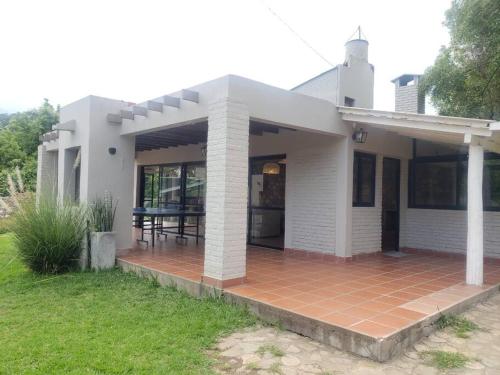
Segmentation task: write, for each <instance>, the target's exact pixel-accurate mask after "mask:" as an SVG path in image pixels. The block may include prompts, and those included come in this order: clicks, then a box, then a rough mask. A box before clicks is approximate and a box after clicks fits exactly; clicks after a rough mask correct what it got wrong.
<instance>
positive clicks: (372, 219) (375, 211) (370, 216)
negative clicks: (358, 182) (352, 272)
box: [352, 155, 383, 255]
mask: <svg viewBox="0 0 500 375" xmlns="http://www.w3.org/2000/svg"><path fill="white" fill-rule="evenodd" d="M382 168H383V157H382V155H377V162H376V175H375V206H374V207H353V208H352V254H353V255H356V254H363V253H373V252H377V251H380V250H381V247H382V172H383V171H382Z"/></svg>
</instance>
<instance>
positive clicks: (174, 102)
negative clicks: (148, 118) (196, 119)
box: [163, 95, 181, 108]
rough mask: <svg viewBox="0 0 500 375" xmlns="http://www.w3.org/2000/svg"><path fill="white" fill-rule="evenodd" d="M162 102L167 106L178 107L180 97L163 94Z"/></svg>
mask: <svg viewBox="0 0 500 375" xmlns="http://www.w3.org/2000/svg"><path fill="white" fill-rule="evenodd" d="M163 104H165V105H166V106H169V107H175V108H179V107H180V106H181V99H180V98H176V97H174V96H170V95H165V96H164V97H163Z"/></svg>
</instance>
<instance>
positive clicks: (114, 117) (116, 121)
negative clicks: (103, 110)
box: [106, 113, 122, 125]
mask: <svg viewBox="0 0 500 375" xmlns="http://www.w3.org/2000/svg"><path fill="white" fill-rule="evenodd" d="M106 119H107V120H108V122H109V123H110V124H111V125H121V124H122V116H121V115H118V114H116V113H108V115H107V117H106Z"/></svg>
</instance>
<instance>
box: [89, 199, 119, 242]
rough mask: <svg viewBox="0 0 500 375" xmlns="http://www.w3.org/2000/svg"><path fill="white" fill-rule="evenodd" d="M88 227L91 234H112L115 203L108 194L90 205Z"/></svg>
mask: <svg viewBox="0 0 500 375" xmlns="http://www.w3.org/2000/svg"><path fill="white" fill-rule="evenodd" d="M89 211H90V227H91V230H92V231H93V232H112V231H113V224H114V222H115V214H116V202H114V201H113V197H112V196H111V194H110V193H109V192H105V193H104V199H103V198H96V199H95V200H94V201H93V202H92V203H91V204H90V205H89Z"/></svg>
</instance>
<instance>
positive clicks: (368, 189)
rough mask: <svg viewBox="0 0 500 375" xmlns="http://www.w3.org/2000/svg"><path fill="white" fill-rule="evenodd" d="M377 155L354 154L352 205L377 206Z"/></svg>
mask: <svg viewBox="0 0 500 375" xmlns="http://www.w3.org/2000/svg"><path fill="white" fill-rule="evenodd" d="M375 161H376V157H375V155H371V154H363V153H361V152H355V153H354V163H353V164H354V170H353V187H352V204H353V206H361V207H373V206H374V205H375Z"/></svg>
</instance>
